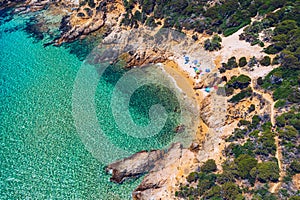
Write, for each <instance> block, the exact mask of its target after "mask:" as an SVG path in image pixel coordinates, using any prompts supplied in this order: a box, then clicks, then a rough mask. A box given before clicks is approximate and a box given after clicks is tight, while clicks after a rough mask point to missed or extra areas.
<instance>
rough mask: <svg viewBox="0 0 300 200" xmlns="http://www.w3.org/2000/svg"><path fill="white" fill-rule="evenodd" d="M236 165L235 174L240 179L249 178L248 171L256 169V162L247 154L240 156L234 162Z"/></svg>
mask: <svg viewBox="0 0 300 200" xmlns="http://www.w3.org/2000/svg"><path fill="white" fill-rule="evenodd" d="M234 162H235V164H236V165H237V174H238V175H239V176H240V177H241V178H242V179H245V178H250V171H251V169H252V168H254V167H256V165H257V160H256V159H255V158H253V157H251V156H249V155H247V154H242V155H240V156H239V157H238V158H236V159H235V160H234Z"/></svg>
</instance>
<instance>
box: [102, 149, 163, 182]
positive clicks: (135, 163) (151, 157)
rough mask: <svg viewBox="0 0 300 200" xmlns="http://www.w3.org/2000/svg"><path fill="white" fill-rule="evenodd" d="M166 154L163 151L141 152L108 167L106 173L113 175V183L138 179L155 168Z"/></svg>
mask: <svg viewBox="0 0 300 200" xmlns="http://www.w3.org/2000/svg"><path fill="white" fill-rule="evenodd" d="M164 153H165V152H164V151H162V150H153V151H150V152H147V151H141V152H138V153H135V154H133V155H132V156H130V157H128V158H125V159H123V160H120V161H117V162H115V163H112V164H110V165H108V166H107V167H106V172H108V173H111V174H112V177H111V178H110V180H111V181H112V182H115V183H122V182H123V181H125V180H126V179H128V178H136V177H139V176H141V175H143V174H145V173H147V172H149V171H150V170H151V169H153V167H154V166H155V162H157V161H158V160H159V159H162V157H163V156H164Z"/></svg>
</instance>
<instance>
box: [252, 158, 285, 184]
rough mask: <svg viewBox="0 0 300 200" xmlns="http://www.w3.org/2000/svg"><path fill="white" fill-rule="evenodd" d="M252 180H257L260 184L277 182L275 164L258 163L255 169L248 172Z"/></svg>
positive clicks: (277, 168)
mask: <svg viewBox="0 0 300 200" xmlns="http://www.w3.org/2000/svg"><path fill="white" fill-rule="evenodd" d="M250 174H251V176H252V177H253V178H255V177H256V178H257V179H258V180H259V181H261V182H267V181H273V182H275V181H278V178H279V167H278V165H277V163H275V162H271V161H268V162H262V163H258V164H257V167H255V168H253V169H252V170H251V172H250Z"/></svg>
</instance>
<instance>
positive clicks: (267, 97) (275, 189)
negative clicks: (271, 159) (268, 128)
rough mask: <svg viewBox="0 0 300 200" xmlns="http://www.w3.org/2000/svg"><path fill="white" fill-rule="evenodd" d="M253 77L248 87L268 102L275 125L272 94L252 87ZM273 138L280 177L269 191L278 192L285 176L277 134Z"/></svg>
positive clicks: (272, 122) (272, 121)
mask: <svg viewBox="0 0 300 200" xmlns="http://www.w3.org/2000/svg"><path fill="white" fill-rule="evenodd" d="M240 73H241V74H245V75H247V76H249V77H251V75H250V74H248V73H247V72H245V71H241V70H240ZM253 79H254V78H253V77H251V84H250V87H251V88H252V90H253V92H254V93H257V94H259V95H261V96H262V97H263V98H264V99H265V100H266V101H267V102H269V105H270V112H271V113H270V120H271V124H272V126H273V127H275V123H276V121H275V111H274V105H275V102H274V100H273V98H272V96H271V95H270V94H268V93H262V92H260V91H258V90H256V89H255V88H254V86H253V85H254V83H253ZM274 139H275V145H276V154H275V157H276V159H277V161H278V167H279V175H280V177H279V180H278V182H277V183H275V184H273V185H272V186H271V188H270V192H271V193H276V192H278V190H279V188H280V186H281V184H282V181H283V178H284V176H285V171H284V170H283V167H282V151H281V147H280V144H279V138H278V136H275V137H274Z"/></svg>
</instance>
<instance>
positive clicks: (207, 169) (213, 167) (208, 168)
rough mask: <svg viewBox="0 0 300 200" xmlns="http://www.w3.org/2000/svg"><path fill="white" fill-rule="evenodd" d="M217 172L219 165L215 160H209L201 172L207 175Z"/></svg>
mask: <svg viewBox="0 0 300 200" xmlns="http://www.w3.org/2000/svg"><path fill="white" fill-rule="evenodd" d="M216 170H217V165H216V162H215V160H213V159H208V160H207V161H206V162H205V163H204V164H203V165H202V167H201V171H202V172H206V173H209V172H214V171H216Z"/></svg>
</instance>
